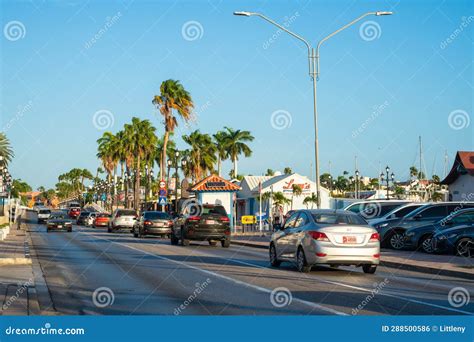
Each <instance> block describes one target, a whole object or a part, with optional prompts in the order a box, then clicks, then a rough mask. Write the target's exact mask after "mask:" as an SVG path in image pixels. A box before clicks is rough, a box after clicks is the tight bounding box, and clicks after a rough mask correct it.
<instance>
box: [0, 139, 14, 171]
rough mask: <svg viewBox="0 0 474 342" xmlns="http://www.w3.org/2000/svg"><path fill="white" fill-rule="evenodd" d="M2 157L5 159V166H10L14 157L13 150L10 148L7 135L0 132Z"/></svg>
mask: <svg viewBox="0 0 474 342" xmlns="http://www.w3.org/2000/svg"><path fill="white" fill-rule="evenodd" d="M0 157H3V162H4V164H5V165H8V163H9V162H11V160H12V158H13V157H14V153H13V150H12V148H11V146H10V141H9V140H8V138H7V136H6V135H5V133H2V132H0Z"/></svg>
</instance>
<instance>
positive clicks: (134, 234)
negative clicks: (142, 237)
mask: <svg viewBox="0 0 474 342" xmlns="http://www.w3.org/2000/svg"><path fill="white" fill-rule="evenodd" d="M132 233H133V237H136V238H137V237H138V233H137V231H136V230H135V229H133V231H132Z"/></svg>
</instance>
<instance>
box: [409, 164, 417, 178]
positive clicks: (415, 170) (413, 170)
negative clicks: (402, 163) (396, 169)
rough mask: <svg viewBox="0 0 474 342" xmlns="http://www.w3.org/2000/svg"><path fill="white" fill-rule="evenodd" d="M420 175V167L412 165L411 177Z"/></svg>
mask: <svg viewBox="0 0 474 342" xmlns="http://www.w3.org/2000/svg"><path fill="white" fill-rule="evenodd" d="M416 176H418V169H417V168H416V167H414V166H410V177H416Z"/></svg>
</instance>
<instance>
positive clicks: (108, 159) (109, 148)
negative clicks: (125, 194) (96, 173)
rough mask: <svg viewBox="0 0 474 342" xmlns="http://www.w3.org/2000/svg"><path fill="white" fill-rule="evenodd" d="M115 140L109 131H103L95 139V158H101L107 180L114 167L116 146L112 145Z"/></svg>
mask: <svg viewBox="0 0 474 342" xmlns="http://www.w3.org/2000/svg"><path fill="white" fill-rule="evenodd" d="M116 142H117V140H116V137H115V135H113V134H112V133H111V132H104V134H102V136H101V137H100V138H99V139H97V143H98V147H97V158H99V159H100V160H101V162H102V165H103V166H104V169H105V171H106V172H107V179H108V180H110V177H111V176H112V172H113V170H114V167H115V159H116V157H115V155H116V153H115V150H116V146H114V145H115V144H116Z"/></svg>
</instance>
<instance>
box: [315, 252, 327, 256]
mask: <svg viewBox="0 0 474 342" xmlns="http://www.w3.org/2000/svg"><path fill="white" fill-rule="evenodd" d="M326 255H327V254H326V253H316V256H318V257H325V256H326Z"/></svg>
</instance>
